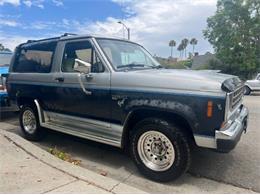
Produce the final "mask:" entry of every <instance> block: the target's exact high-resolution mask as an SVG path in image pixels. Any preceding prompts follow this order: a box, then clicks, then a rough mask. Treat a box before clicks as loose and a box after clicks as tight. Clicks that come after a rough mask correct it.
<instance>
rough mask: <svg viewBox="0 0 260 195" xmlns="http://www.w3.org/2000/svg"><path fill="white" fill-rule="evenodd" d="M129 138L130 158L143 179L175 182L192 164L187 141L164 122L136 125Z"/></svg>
mask: <svg viewBox="0 0 260 195" xmlns="http://www.w3.org/2000/svg"><path fill="white" fill-rule="evenodd" d="M134 130H135V133H134V135H133V136H132V150H131V151H132V156H133V159H134V161H135V164H136V165H137V167H138V169H139V170H140V172H141V173H143V174H144V175H145V176H146V177H148V178H150V179H152V180H155V181H161V182H166V181H170V180H173V179H176V178H178V177H179V176H180V175H182V174H183V173H184V172H186V171H187V170H188V168H189V165H190V162H191V156H190V146H189V143H188V138H187V136H186V135H185V133H184V132H183V131H181V130H180V128H179V127H177V126H176V125H174V124H170V123H168V122H167V121H165V120H161V119H156V118H150V119H145V120H143V121H141V122H139V123H138V124H137V125H136V127H135V129H134Z"/></svg>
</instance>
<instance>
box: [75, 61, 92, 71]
mask: <svg viewBox="0 0 260 195" xmlns="http://www.w3.org/2000/svg"><path fill="white" fill-rule="evenodd" d="M74 70H75V71H77V72H80V73H84V74H89V73H90V72H91V64H90V63H88V62H85V61H83V60H80V59H77V58H76V59H75V66H74Z"/></svg>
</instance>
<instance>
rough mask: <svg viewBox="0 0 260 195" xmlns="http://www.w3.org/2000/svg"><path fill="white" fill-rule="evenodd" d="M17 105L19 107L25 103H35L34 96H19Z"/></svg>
mask: <svg viewBox="0 0 260 195" xmlns="http://www.w3.org/2000/svg"><path fill="white" fill-rule="evenodd" d="M16 101H17V105H18V106H19V108H20V107H21V106H23V105H25V104H30V105H34V100H33V99H32V98H28V97H19V98H17V100H16Z"/></svg>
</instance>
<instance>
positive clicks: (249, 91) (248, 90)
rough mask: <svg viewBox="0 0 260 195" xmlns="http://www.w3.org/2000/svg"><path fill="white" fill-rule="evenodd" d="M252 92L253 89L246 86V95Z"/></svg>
mask: <svg viewBox="0 0 260 195" xmlns="http://www.w3.org/2000/svg"><path fill="white" fill-rule="evenodd" d="M250 93H251V89H250V88H249V87H248V86H245V92H244V94H245V95H250Z"/></svg>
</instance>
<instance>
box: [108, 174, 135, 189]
mask: <svg viewBox="0 0 260 195" xmlns="http://www.w3.org/2000/svg"><path fill="white" fill-rule="evenodd" d="M132 175H133V173H130V174H129V175H128V176H126V178H125V179H123V181H120V182H118V183H117V184H116V185H114V186H113V187H112V188H111V190H110V192H112V191H113V190H114V189H115V188H116V187H117V186H119V185H120V184H121V183H123V184H125V182H126V180H128V179H129V177H131V176H132ZM112 193H113V192H112Z"/></svg>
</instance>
